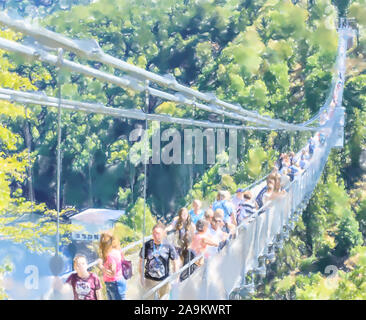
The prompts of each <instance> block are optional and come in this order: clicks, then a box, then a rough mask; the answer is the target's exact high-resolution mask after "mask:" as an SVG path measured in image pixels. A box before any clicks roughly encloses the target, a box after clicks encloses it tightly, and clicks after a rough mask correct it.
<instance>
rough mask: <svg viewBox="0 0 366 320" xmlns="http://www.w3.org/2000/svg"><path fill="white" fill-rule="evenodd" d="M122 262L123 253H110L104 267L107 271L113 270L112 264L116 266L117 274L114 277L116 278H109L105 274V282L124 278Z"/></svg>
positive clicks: (116, 251)
mask: <svg viewBox="0 0 366 320" xmlns="http://www.w3.org/2000/svg"><path fill="white" fill-rule="evenodd" d="M122 260H123V254H122V252H121V251H119V250H117V249H112V250H111V251H110V252H109V254H108V256H107V260H106V261H105V262H104V264H103V266H104V268H106V269H112V264H114V265H115V266H116V274H115V275H114V277H109V276H108V275H106V274H105V273H103V280H104V282H112V281H117V280H120V279H122V278H123V275H122V265H121V262H122Z"/></svg>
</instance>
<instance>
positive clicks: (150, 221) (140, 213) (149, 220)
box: [114, 194, 157, 244]
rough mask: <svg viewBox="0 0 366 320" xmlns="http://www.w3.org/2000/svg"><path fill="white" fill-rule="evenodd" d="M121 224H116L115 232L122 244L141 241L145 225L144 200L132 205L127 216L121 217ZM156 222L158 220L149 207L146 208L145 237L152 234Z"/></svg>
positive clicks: (139, 199) (138, 200)
mask: <svg viewBox="0 0 366 320" xmlns="http://www.w3.org/2000/svg"><path fill="white" fill-rule="evenodd" d="M123 196H126V195H125V194H124V195H123ZM120 222H121V223H117V224H116V226H115V230H114V232H115V234H116V235H117V237H118V238H119V239H120V240H121V241H122V244H126V243H129V242H131V241H136V240H138V239H140V238H141V235H142V231H143V224H144V199H142V198H138V199H137V201H136V203H135V204H134V205H130V207H129V208H128V210H127V214H126V215H123V216H122V217H121V219H120ZM156 222H157V221H156V218H155V217H153V216H152V214H151V211H150V209H149V207H148V206H146V212H145V236H147V235H149V234H151V230H152V228H153V226H154V225H155V224H156Z"/></svg>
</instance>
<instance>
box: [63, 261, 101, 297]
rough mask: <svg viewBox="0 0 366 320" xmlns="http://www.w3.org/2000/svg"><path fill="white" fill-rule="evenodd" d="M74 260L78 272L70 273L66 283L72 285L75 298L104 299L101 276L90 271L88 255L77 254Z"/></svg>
mask: <svg viewBox="0 0 366 320" xmlns="http://www.w3.org/2000/svg"><path fill="white" fill-rule="evenodd" d="M73 262H74V269H75V271H76V273H73V274H72V275H70V276H69V278H68V279H67V280H66V283H68V284H70V285H71V286H72V290H73V292H74V300H102V295H101V291H100V289H101V285H100V281H99V278H98V276H97V275H96V274H95V273H92V272H88V263H87V261H86V257H85V256H84V255H81V254H77V255H76V256H75V258H74V261H73Z"/></svg>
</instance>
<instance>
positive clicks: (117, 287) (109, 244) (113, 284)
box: [98, 232, 127, 300]
mask: <svg viewBox="0 0 366 320" xmlns="http://www.w3.org/2000/svg"><path fill="white" fill-rule="evenodd" d="M99 248H100V252H101V255H102V259H99V262H98V266H99V268H100V269H101V270H102V272H103V280H104V283H105V286H106V289H107V296H108V300H124V299H125V295H126V289H127V285H126V280H125V278H124V277H123V274H122V265H121V262H122V260H123V255H122V252H121V250H120V248H119V242H118V240H117V239H116V238H115V237H114V236H113V235H112V234H110V233H108V232H105V233H103V234H102V235H101V237H100V243H99Z"/></svg>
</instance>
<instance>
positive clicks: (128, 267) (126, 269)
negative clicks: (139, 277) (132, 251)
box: [121, 260, 132, 280]
mask: <svg viewBox="0 0 366 320" xmlns="http://www.w3.org/2000/svg"><path fill="white" fill-rule="evenodd" d="M121 266H122V275H123V277H124V278H125V279H126V280H128V279H130V278H131V277H132V262H131V261H129V260H122V261H121Z"/></svg>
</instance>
